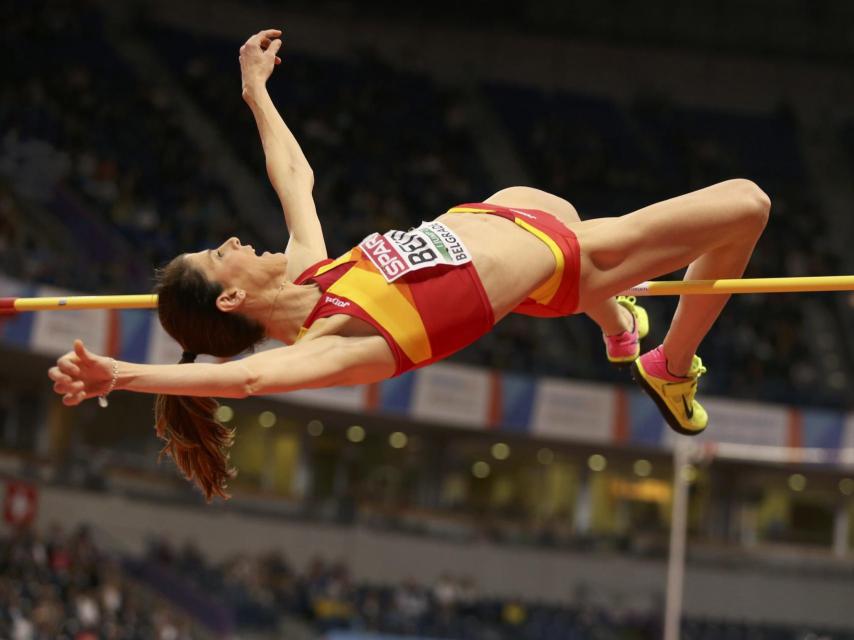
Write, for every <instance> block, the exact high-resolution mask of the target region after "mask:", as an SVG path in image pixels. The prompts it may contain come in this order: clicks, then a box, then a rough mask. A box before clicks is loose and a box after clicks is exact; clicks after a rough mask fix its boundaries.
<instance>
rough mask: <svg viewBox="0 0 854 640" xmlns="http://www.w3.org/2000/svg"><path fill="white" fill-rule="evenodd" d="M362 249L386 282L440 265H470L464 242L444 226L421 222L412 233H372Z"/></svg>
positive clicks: (360, 245) (360, 247)
mask: <svg viewBox="0 0 854 640" xmlns="http://www.w3.org/2000/svg"><path fill="white" fill-rule="evenodd" d="M359 249H361V250H362V253H364V254H365V255H366V256H368V259H369V260H370V261H371V262H372V263H373V265H374V266H375V267H376V268H377V269H379V272H380V273H381V274H383V277H384V278H385V279H386V282H394V281H395V280H397V279H398V278H400V277H401V276H404V275H406V274H407V273H412V272H413V271H418V270H419V269H426V268H428V267H434V266H436V265H439V264H443V265H450V266H456V265H461V264H466V263H467V262H471V256H470V255H469V252H468V249H466V247H465V245H464V244H463V243H462V240H460V239H459V238H458V237H457V235H456V234H455V233H454V232H453V231H451V230H450V229H448V227H446V226H445V225H443V224H442V223H441V222H422V223H421V226H420V227H417V228H415V229H410V230H409V231H396V230H392V231H387V232H386V233H383V234H379V233H372V234H371V235H369V236H368V237H367V238H365V239H364V240H362V242H360V243H359Z"/></svg>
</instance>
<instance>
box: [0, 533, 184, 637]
mask: <svg viewBox="0 0 854 640" xmlns="http://www.w3.org/2000/svg"><path fill="white" fill-rule="evenodd" d="M190 628H191V622H190V619H189V618H188V617H187V616H186V615H185V614H180V613H176V611H175V610H174V609H173V608H171V607H169V606H167V605H166V603H165V602H164V601H163V599H162V598H159V597H157V596H156V595H154V594H153V593H151V592H150V591H147V590H144V589H142V588H140V587H139V586H138V585H135V584H133V583H132V582H130V581H128V579H127V578H126V576H125V573H124V572H123V570H122V568H121V565H120V563H119V562H118V561H117V560H115V559H113V558H111V557H109V556H108V555H106V554H105V553H104V552H103V550H102V549H99V548H98V547H97V546H96V545H95V543H94V542H93V540H92V537H91V535H90V533H89V531H88V530H87V529H80V530H78V531H75V532H73V533H71V534H68V533H66V532H65V531H63V529H62V528H61V527H60V526H59V525H55V526H53V527H52V528H51V529H50V530H49V531H47V532H44V533H39V532H36V531H33V530H29V529H26V528H24V529H20V530H17V531H10V532H9V533H6V534H4V535H2V536H0V638H4V639H8V640H47V639H48V638H51V639H59V638H63V639H67V640H150V639H152V638H156V639H157V640H185V639H186V638H189V637H191V635H190Z"/></svg>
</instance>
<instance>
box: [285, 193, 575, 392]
mask: <svg viewBox="0 0 854 640" xmlns="http://www.w3.org/2000/svg"><path fill="white" fill-rule="evenodd" d="M448 213H460V214H466V213H468V214H492V215H498V216H501V217H504V218H507V219H508V220H512V221H514V222H515V223H516V224H518V225H519V226H520V227H522V228H523V229H525V230H526V231H528V232H529V233H532V234H534V235H535V236H536V237H537V238H539V239H540V240H542V241H543V242H544V243H545V244H546V246H548V247H549V249H550V250H551V252H552V254H553V255H554V258H555V270H554V273H553V274H552V275H551V276H550V277H549V278H548V279H547V280H546V281H545V282H544V283H542V284H540V285H539V286H538V287H537V288H536V289H534V290H533V291H532V292H531V293H530V294H529V296H528V298H527V299H526V300H524V301H523V302H522V303H521V304H519V306H517V307H516V309H514V313H520V314H524V315H531V316H539V317H555V316H563V315H569V314H571V313H574V312H575V311H576V307H577V305H578V283H579V269H580V260H579V255H580V252H579V245H578V241H577V239H576V237H575V234H574V233H573V232H572V231H571V230H569V229H568V228H567V227H566V226H565V225H564V224H563V223H561V222H560V221H559V220H558V219H557V218H555V217H554V216H553V215H551V214H549V213H546V212H543V211H538V210H535V209H519V208H507V207H502V206H498V205H493V204H484V203H472V204H464V205H459V206H457V207H454V208H452V209H450V210H449V211H448ZM307 282H314V283H316V284H317V285H318V286H319V287H320V290H321V296H320V300H319V301H318V303H317V305H316V306H315V308H314V309H313V310H312V312H311V313H310V314H309V316H308V318H307V319H306V321H305V324H304V325H303V327H302V330H301V331H300V337H301V336H302V335H304V334H305V332H306V331H308V329H309V328H310V327H311V325H312V324H313V323H314V322H315V321H316V320H318V319H319V318H326V317H329V316H333V315H337V314H344V315H349V316H353V317H356V318H360V319H361V320H364V321H365V322H368V323H369V324H371V325H373V326H374V327H375V328H376V329H377V331H379V333H380V334H381V335H382V336H383V337H384V338H385V339H386V342H388V345H389V347H391V350H392V352H393V353H394V357H395V361H396V363H397V367H396V370H395V375H399V374H401V373H403V372H405V371H409V370H410V369H414V368H416V367H423V366H425V365H428V364H430V363H432V362H435V361H437V360H441V359H442V358H445V357H447V356H449V355H451V354H452V353H454V352H455V351H458V350H459V349H462V348H463V347H465V346H467V345H469V344H471V343H472V342H474V341H475V340H477V339H478V338H480V337H481V336H482V335H484V334H485V333H487V332H488V331H490V330H491V329H492V326H493V325H494V324H495V316H494V314H493V311H492V305H491V304H490V302H489V298H488V297H487V295H486V292H485V291H484V289H483V285H482V284H481V282H480V278H479V276H478V274H477V271H476V270H475V268H474V265H473V263H472V262H471V256H470V255H468V252H467V250H466V249H465V247H464V246H463V244H462V242H461V241H459V239H457V238H456V236H455V235H454V233H453V231H451V230H450V229H448V228H447V227H445V226H444V225H443V224H441V223H440V222H436V221H434V222H425V223H423V224H422V225H421V226H420V227H418V228H417V229H410V230H409V231H389V232H388V233H385V234H382V235H381V234H377V233H374V234H371V235H370V236H368V237H367V238H365V239H364V240H363V241H362V242H361V243H360V244H359V246H358V247H355V248H353V249H351V250H350V251H348V252H347V253H345V254H344V255H343V256H341V257H340V258H338V259H337V260H323V261H321V262H318V263H317V264H315V265H313V266H311V267H309V268H308V269H307V270H306V271H305V272H304V273H303V274H302V275H300V277H299V278H297V279H296V280H295V284H305V283H307Z"/></svg>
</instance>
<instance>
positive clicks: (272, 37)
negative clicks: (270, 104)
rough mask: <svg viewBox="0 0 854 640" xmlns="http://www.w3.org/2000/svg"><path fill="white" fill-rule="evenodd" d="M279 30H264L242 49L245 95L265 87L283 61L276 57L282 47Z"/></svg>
mask: <svg viewBox="0 0 854 640" xmlns="http://www.w3.org/2000/svg"><path fill="white" fill-rule="evenodd" d="M281 35H282V32H281V30H279V29H264V30H263V31H259V32H258V33H256V34H255V35H254V36H251V37H250V38H249V39H248V40H247V41H246V42H245V43H244V45H243V46H242V47H240V75H241V77H242V81H243V95H244V96H246V92H247V91H250V90H252V89H254V88H256V87H258V86H263V85H264V84H265V83H266V82H267V79H268V78H269V77H270V74H272V73H273V69H274V68H275V66H276V65H277V64H282V59H281V58H280V57H279V56H277V55H276V53H277V52H278V51H279V49H280V48H281V46H282V41H281V39H280V38H279V37H280V36H281Z"/></svg>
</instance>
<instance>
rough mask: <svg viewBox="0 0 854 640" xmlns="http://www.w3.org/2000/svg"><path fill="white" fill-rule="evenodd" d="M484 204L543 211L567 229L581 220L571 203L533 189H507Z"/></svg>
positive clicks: (492, 196) (493, 195) (490, 197)
mask: <svg viewBox="0 0 854 640" xmlns="http://www.w3.org/2000/svg"><path fill="white" fill-rule="evenodd" d="M484 202H488V203H491V204H499V205H501V206H502V207H518V208H519V209H538V210H539V211H545V212H546V213H550V214H552V215H553V216H555V217H556V218H558V219H559V220H561V221H562V222H563V223H564V224H565V225H567V226H568V227H569V226H573V225H575V224H576V223H578V222H579V221H580V220H581V217H580V216H579V215H578V211H577V210H576V209H575V207H574V206H573V205H572V203H570V202H569V201H567V200H564V199H563V198H561V197H560V196H556V195H554V194H553V193H548V192H547V191H542V190H541V189H535V188H533V187H507V188H506V189H502V190H501V191H498V192H496V193H494V194H492V195H491V196H489V197H488V198H487V199H486V200H484Z"/></svg>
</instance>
